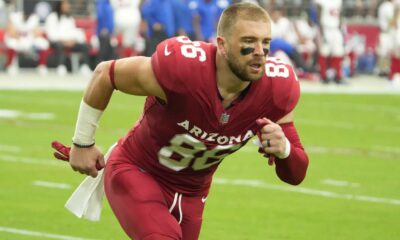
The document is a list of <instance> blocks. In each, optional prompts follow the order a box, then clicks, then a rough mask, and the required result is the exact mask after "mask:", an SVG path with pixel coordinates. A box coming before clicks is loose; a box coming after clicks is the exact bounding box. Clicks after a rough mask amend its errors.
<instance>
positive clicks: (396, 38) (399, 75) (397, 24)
mask: <svg viewBox="0 0 400 240" xmlns="http://www.w3.org/2000/svg"><path fill="white" fill-rule="evenodd" d="M394 6H395V10H394V15H393V19H392V21H391V24H390V25H391V29H392V31H391V32H392V41H393V42H394V45H393V53H392V56H391V61H390V72H389V79H390V80H391V81H392V83H393V84H394V85H400V0H395V1H394Z"/></svg>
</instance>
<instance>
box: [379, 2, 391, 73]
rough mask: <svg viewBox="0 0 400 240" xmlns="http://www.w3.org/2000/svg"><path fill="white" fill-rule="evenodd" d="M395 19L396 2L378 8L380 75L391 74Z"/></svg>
mask: <svg viewBox="0 0 400 240" xmlns="http://www.w3.org/2000/svg"><path fill="white" fill-rule="evenodd" d="M393 17H394V1H393V0H387V1H384V2H382V3H381V5H379V8H378V22H379V29H380V33H379V43H378V48H377V54H378V68H379V73H380V74H382V75H386V74H388V73H389V64H390V63H389V62H390V55H391V52H392V50H393V42H392V39H391V38H392V37H391V33H390V23H391V21H392V19H393Z"/></svg>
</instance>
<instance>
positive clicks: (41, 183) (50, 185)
mask: <svg viewBox="0 0 400 240" xmlns="http://www.w3.org/2000/svg"><path fill="white" fill-rule="evenodd" d="M32 185H34V186H39V187H48V188H59V189H70V188H71V185H69V184H66V183H56V182H48V181H41V180H37V181H33V182H32Z"/></svg>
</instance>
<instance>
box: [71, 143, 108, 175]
mask: <svg viewBox="0 0 400 240" xmlns="http://www.w3.org/2000/svg"><path fill="white" fill-rule="evenodd" d="M69 164H70V165H71V167H72V169H73V170H74V171H78V172H80V173H82V174H86V175H89V176H92V177H96V176H97V174H98V169H97V168H96V164H99V165H100V167H101V168H104V166H105V162H104V156H103V153H102V152H101V151H100V149H99V148H98V147H97V146H96V145H95V146H92V147H89V148H79V147H76V146H74V145H72V147H71V151H70V159H69Z"/></svg>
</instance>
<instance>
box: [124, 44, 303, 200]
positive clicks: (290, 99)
mask: <svg viewBox="0 0 400 240" xmlns="http://www.w3.org/2000/svg"><path fill="white" fill-rule="evenodd" d="M216 52H217V49H216V46H215V45H212V44H208V43H203V42H192V41H190V40H189V39H188V38H186V37H176V38H171V39H168V40H166V41H164V42H162V43H161V44H159V45H158V47H157V50H156V52H155V53H154V55H153V56H152V67H153V71H154V73H155V76H156V78H157V80H158V82H159V84H160V85H161V87H162V88H163V90H164V92H165V94H166V96H167V100H168V101H167V103H163V102H162V101H160V100H159V99H157V98H156V97H148V98H147V100H146V103H145V108H144V112H143V116H142V119H141V120H140V121H139V122H138V124H137V125H136V126H135V127H134V128H133V129H132V130H131V131H130V132H129V133H128V135H127V136H126V137H125V138H124V140H123V141H122V148H123V149H125V152H126V154H128V155H129V157H130V159H132V161H133V162H134V163H135V164H136V165H138V166H139V167H141V168H142V169H143V170H145V171H147V172H149V173H150V174H152V175H153V176H154V177H155V178H156V179H159V182H160V184H162V185H165V186H166V187H169V188H171V189H173V190H174V191H176V192H180V193H184V194H190V195H202V196H204V195H207V193H208V190H209V186H210V184H211V179H212V175H213V173H214V171H215V170H216V168H217V166H218V164H219V163H220V162H221V161H222V159H224V158H225V157H226V156H228V155H229V154H231V153H233V152H235V151H236V150H238V149H239V148H240V147H242V146H243V145H244V144H245V143H246V142H247V141H248V140H249V139H250V138H251V137H253V136H254V135H255V134H256V133H257V131H258V129H259V127H258V126H257V124H256V119H258V118H262V117H267V118H269V119H271V120H272V121H274V122H276V121H277V120H279V119H281V118H282V117H283V116H285V115H286V114H288V113H289V112H291V111H292V110H293V108H294V107H295V105H296V104H297V101H298V99H299V93H300V89H299V82H298V80H297V77H296V75H295V73H294V71H293V69H292V67H291V66H290V65H288V64H285V63H283V62H280V61H279V60H277V59H275V58H268V60H267V61H266V73H265V74H264V75H263V77H262V78H261V79H259V80H258V81H255V82H253V83H252V84H251V85H250V87H249V88H248V89H247V92H246V94H245V95H244V96H243V97H242V98H241V99H240V100H239V101H236V102H235V104H234V105H232V106H231V107H230V108H228V109H224V107H223V106H222V102H221V100H220V97H219V93H218V89H217V81H216V63H215V57H216Z"/></svg>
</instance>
